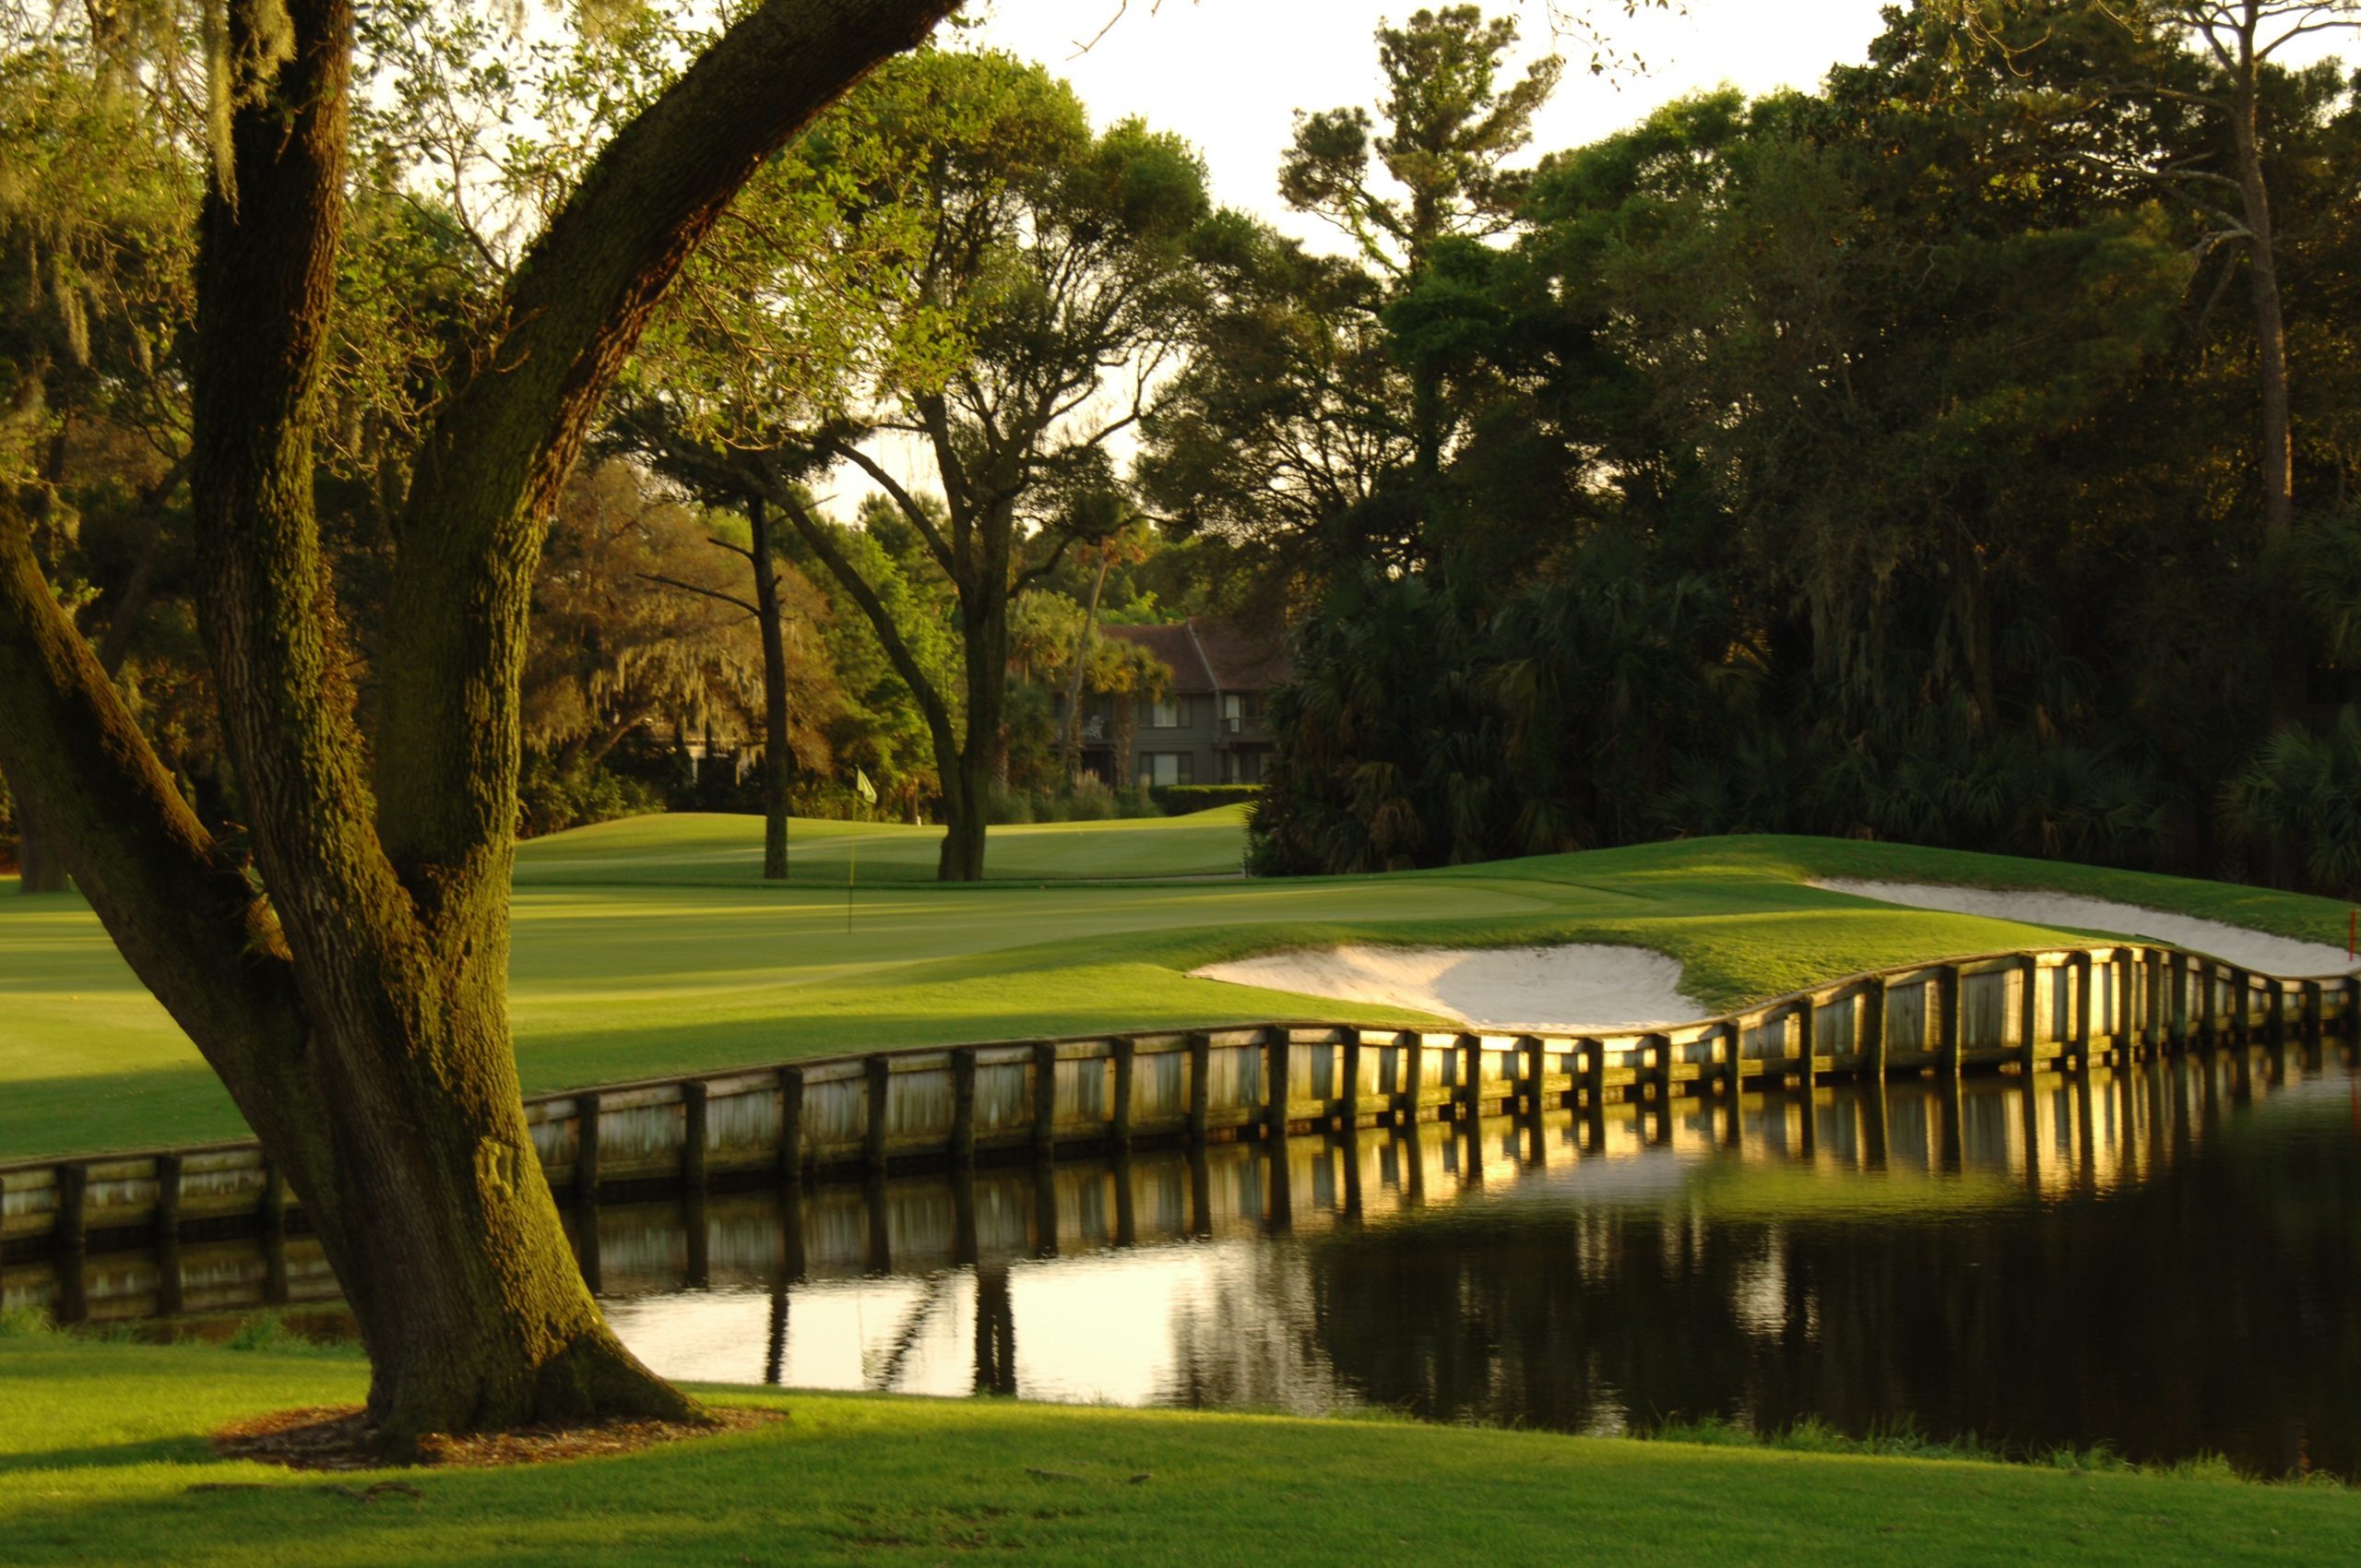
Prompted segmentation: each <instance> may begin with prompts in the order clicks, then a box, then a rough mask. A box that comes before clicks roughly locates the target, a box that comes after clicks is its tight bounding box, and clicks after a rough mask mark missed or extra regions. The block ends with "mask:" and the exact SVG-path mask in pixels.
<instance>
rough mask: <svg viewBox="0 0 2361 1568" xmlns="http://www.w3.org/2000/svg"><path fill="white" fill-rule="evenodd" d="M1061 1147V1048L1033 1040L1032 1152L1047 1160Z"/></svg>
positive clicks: (1052, 1042) (1044, 1041)
mask: <svg viewBox="0 0 2361 1568" xmlns="http://www.w3.org/2000/svg"><path fill="white" fill-rule="evenodd" d="M1057 1146H1058V1048H1057V1044H1056V1042H1055V1041H1052V1040H1046V1039H1043V1040H1036V1041H1034V1042H1033V1152H1034V1153H1035V1154H1036V1155H1038V1156H1039V1157H1040V1158H1044V1159H1047V1158H1050V1156H1051V1155H1053V1154H1054V1153H1055V1152H1056V1151H1057Z"/></svg>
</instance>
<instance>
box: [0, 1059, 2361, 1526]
mask: <svg viewBox="0 0 2361 1568" xmlns="http://www.w3.org/2000/svg"><path fill="white" fill-rule="evenodd" d="M570 1222H571V1224H572V1225H573V1227H574V1236H575V1247H576V1250H577V1252H578V1253H580V1255H581V1258H582V1262H583V1267H584V1272H585V1274H586V1275H587V1277H589V1278H590V1280H591V1281H592V1284H593V1286H594V1288H595V1289H598V1290H599V1293H600V1294H601V1296H602V1297H604V1299H605V1301H606V1303H607V1308H608V1311H609V1313H610V1314H611V1317H612V1319H613V1321H614V1324H615V1325H616V1327H617V1328H618V1329H619V1330H620V1332H621V1333H622V1335H623V1338H624V1339H625V1341H626V1342H627V1343H629V1344H630V1345H631V1346H632V1347H633V1348H635V1349H636V1350H637V1351H638V1352H639V1353H640V1354H641V1355H642V1356H643V1357H645V1358H646V1359H647V1360H648V1361H649V1362H650V1363H651V1364H653V1365H654V1366H655V1367H656V1369H657V1370H658V1371H659V1372H664V1373H666V1374H668V1375H670V1376H673V1377H678V1378H689V1379H699V1380H713V1381H720V1382H736V1383H753V1382H773V1383H784V1384H790V1385H796V1386H802V1387H813V1388H870V1389H893V1390H900V1391H906V1392H911V1393H925V1394H940V1395H965V1394H970V1393H977V1392H990V1393H998V1394H1014V1395H1019V1396H1025V1397H1028V1398H1036V1399H1060V1400H1093V1401H1114V1402H1120V1403H1126V1404H1156V1405H1181V1406H1204V1407H1252V1408H1283V1409H1292V1410H1303V1411H1319V1410H1331V1409H1338V1408H1353V1407H1368V1406H1376V1407H1386V1408H1394V1409H1398V1410H1402V1411H1405V1412H1407V1413H1409V1414H1412V1415H1416V1416H1418V1417H1421V1418H1424V1419H1428V1420H1483V1421H1496V1422H1505V1423H1515V1424H1519V1425H1525V1426H1537V1427H1549V1428H1557V1429H1560V1430H1564V1431H1586V1432H1618V1431H1628V1430H1631V1429H1632V1428H1635V1427H1649V1426H1654V1425H1656V1424H1659V1423H1661V1422H1665V1421H1668V1420H1696V1419H1700V1418H1706V1417H1718V1418H1722V1419H1724V1420H1729V1421H1732V1422H1736V1423H1738V1424H1741V1425H1748V1426H1751V1427H1754V1428H1757V1429H1760V1430H1766V1431H1775V1430H1779V1429H1782V1428H1785V1427H1787V1426H1790V1425H1792V1424H1794V1423H1796V1422H1797V1421H1801V1420H1820V1421H1822V1422H1825V1423H1827V1424H1828V1425H1830V1426H1833V1427H1834V1428H1837V1429H1839V1430H1842V1431H1846V1432H1849V1433H1853V1434H1857V1435H1858V1434H1864V1433H1868V1432H1872V1431H1894V1430H1897V1429H1901V1428H1904V1427H1908V1428H1912V1429H1915V1430H1916V1431H1919V1432H1922V1433H1924V1434H1926V1435H1928V1436H1930V1437H1935V1438H1941V1439H1958V1438H1964V1437H1971V1436H1972V1437H1974V1438H1975V1439H1977V1440H1978V1441H1980V1442H1983V1443H1987V1444H1991V1445H1996V1446H2001V1447H2005V1448H2008V1449H2011V1450H2012V1451H2016V1452H2020V1453H2033V1452H2039V1451H2044V1450H2048V1449H2053V1448H2059V1447H2076V1448H2083V1447H2089V1446H2092V1445H2094V1444H2100V1443H2105V1444H2107V1445H2109V1446H2111V1447H2113V1448H2114V1449H2115V1450H2116V1451H2118V1453H2121V1454H2124V1455H2129V1456H2130V1457H2133V1458H2136V1459H2141V1460H2161V1461H2171V1460H2177V1459H2183V1458H2189V1457H2194V1456H2197V1455H2215V1454H2218V1455H2226V1456H2227V1457H2229V1458H2230V1460H2231V1461H2232V1462H2233V1463H2234V1464H2236V1466H2237V1467H2239V1468H2241V1469H2244V1470H2247V1471H2249V1472H2253V1473H2259V1474H2265V1475H2273V1476H2276V1475H2284V1474H2287V1473H2289V1472H2292V1471H2297V1470H2306V1469H2311V1470H2320V1471H2326V1472H2330V1473H2333V1474H2339V1475H2343V1476H2346V1477H2353V1478H2356V1479H2361V1078H2356V1076H2355V1072H2354V1069H2353V1068H2352V1067H2351V1066H2350V1065H2349V1063H2346V1062H2344V1061H2340V1060H2338V1059H2337V1054H2336V1053H2335V1052H2333V1051H2331V1059H2330V1060H2329V1061H2328V1062H2327V1063H2325V1064H2322V1063H2319V1062H2318V1061H2317V1060H2315V1061H2313V1062H2311V1063H2306V1062H2305V1061H2304V1060H2303V1058H2302V1055H2301V1053H2300V1052H2292V1051H2291V1052H2288V1053H2286V1054H2284V1055H2280V1056H2273V1055H2272V1054H2271V1053H2267V1052H2262V1051H2257V1052H2254V1053H2252V1054H2251V1055H2242V1054H2240V1053H2237V1052H2229V1053H2225V1054H2223V1055H2218V1056H2215V1057H2213V1058H2211V1059H2206V1058H2201V1057H2187V1058H2172V1059H2165V1060H2159V1061H2154V1062H2150V1063H2141V1064H2139V1065H2137V1066H2134V1067H2132V1068H2130V1069H2129V1070H2127V1071H2125V1072H2123V1073H2120V1074H2118V1073H2111V1072H2109V1071H2107V1070H2106V1069H2104V1068H2102V1069H2098V1070H2094V1072H2092V1073H2091V1074H2090V1075H2087V1076H2058V1075H2048V1074H2044V1075H2038V1076H2036V1077H2035V1078H2032V1079H2030V1080H2023V1079H2018V1078H2014V1077H1988V1078H1980V1079H1972V1080H1970V1081H1968V1082H1967V1083H1966V1084H1965V1085H1964V1086H1961V1087H1957V1088H1954V1089H1952V1090H1951V1091H1949V1092H1945V1091H1943V1090H1941V1089H1939V1088H1938V1087H1936V1086H1935V1085H1933V1084H1931V1083H1928V1084H1896V1085H1893V1086H1890V1087H1888V1088H1887V1089H1886V1090H1885V1091H1884V1092H1883V1093H1882V1094H1879V1093H1878V1092H1876V1091H1875V1090H1864V1089H1860V1088H1856V1087H1823V1088H1821V1089H1820V1090H1819V1091H1818V1092H1817V1093H1816V1094H1814V1095H1813V1096H1812V1097H1811V1098H1810V1099H1809V1100H1807V1099H1804V1098H1803V1097H1801V1096H1799V1095H1778V1094H1774V1095H1769V1096H1756V1097H1750V1098H1748V1099H1745V1100H1743V1101H1741V1102H1740V1103H1739V1104H1738V1106H1737V1107H1736V1108H1735V1111H1733V1108H1731V1107H1730V1106H1729V1105H1728V1104H1727V1103H1726V1102H1725V1101H1721V1100H1717V1099H1682V1100H1675V1101H1672V1102H1670V1103H1669V1104H1667V1105H1662V1106H1651V1107H1641V1106H1610V1107H1608V1108H1607V1109H1606V1111H1604V1113H1603V1114H1600V1115H1597V1116H1591V1115H1587V1114H1584V1115H1576V1114H1574V1113H1572V1112H1566V1111H1555V1112H1549V1113H1546V1114H1544V1115H1543V1116H1541V1117H1540V1118H1538V1119H1527V1118H1513V1119H1512V1118H1506V1117H1503V1118H1499V1119H1493V1120H1488V1121H1485V1122H1484V1123H1480V1124H1479V1125H1477V1126H1473V1127H1470V1126H1467V1125H1438V1124H1429V1125H1426V1126H1421V1127H1418V1128H1415V1129H1399V1130H1385V1131H1371V1130H1364V1131H1362V1132H1360V1133H1358V1134H1355V1135H1353V1136H1351V1137H1339V1136H1327V1137H1298V1138H1294V1139H1291V1140H1289V1141H1288V1142H1287V1144H1286V1145H1284V1146H1270V1145H1265V1144H1231V1145H1221V1146H1215V1147H1213V1148H1210V1149H1207V1150H1204V1151H1199V1152H1193V1153H1192V1152H1184V1151H1180V1150H1172V1151H1164V1152H1155V1153H1148V1152H1143V1153H1140V1154H1138V1155H1136V1156H1134V1157H1133V1158H1128V1159H1124V1160H1121V1161H1113V1160H1108V1161H1099V1162H1091V1161H1077V1162H1072V1163H1066V1164H1061V1165H1058V1166H1056V1167H1054V1168H1050V1169H1049V1170H1040V1171H1037V1170H1034V1169H1032V1168H1013V1169H996V1170H981V1171H979V1172H978V1173H977V1174H976V1175H975V1176H974V1177H973V1178H972V1179H971V1180H954V1179H953V1178H951V1177H949V1176H946V1175H942V1174H935V1175H924V1176H911V1177H907V1178H902V1177H896V1178H894V1179H891V1180H888V1181H885V1182H880V1183H872V1184H870V1185H867V1186H863V1185H860V1184H858V1183H854V1184H848V1185H816V1186H813V1187H810V1188H807V1189H805V1190H803V1191H802V1192H801V1193H798V1194H786V1195H782V1194H777V1193H774V1192H770V1191H760V1192H751V1193H739V1194H713V1195H711V1196H709V1197H707V1198H705V1199H702V1200H683V1199H671V1200H668V1201H664V1202H658V1203H647V1204H610V1205H607V1206H602V1207H600V1208H599V1209H597V1210H596V1211H581V1212H578V1213H576V1214H575V1215H574V1216H573V1217H572V1218H571V1221H570ZM164 1280H169V1281H172V1282H176V1283H177V1285H178V1287H179V1292H178V1294H179V1299H180V1301H182V1303H183V1304H184V1306H185V1307H186V1308H187V1309H189V1310H191V1311H196V1310H199V1309H201V1308H203V1309H220V1308H235V1307H237V1306H240V1305H242V1304H245V1303H251V1302H255V1301H274V1302H288V1303H295V1304H301V1303H303V1302H304V1301H319V1300H331V1299H332V1298H333V1296H334V1291H335V1281H334V1279H333V1277H331V1276H329V1275H328V1274H327V1271H326V1267H325V1265H323V1264H322V1263H321V1262H320V1260H319V1258H318V1255H317V1250H316V1248H315V1247H314V1246H312V1245H311V1244H310V1243H308V1242H307V1241H305V1240H304V1239H303V1238H301V1237H298V1238H294V1239H291V1240H289V1241H286V1242H284V1243H283V1245H281V1246H280V1247H279V1248H277V1249H275V1250H274V1249H271V1248H268V1247H266V1246H262V1245H261V1244H258V1243H257V1242H255V1241H252V1240H244V1241H210V1242H205V1243H201V1244H199V1243H188V1244H184V1245H183V1246H181V1247H179V1248H177V1249H176V1250H175V1252H174V1253H172V1254H171V1255H154V1254H145V1253H126V1254H94V1255H93V1256H91V1257H90V1258H89V1260H88V1262H87V1264H86V1265H85V1267H84V1268H83V1269H81V1270H79V1271H74V1272H73V1273H72V1274H71V1275H70V1277H59V1276H58V1274H57V1273H56V1270H55V1265H53V1264H45V1263H38V1262H30V1261H29V1262H26V1263H22V1264H13V1265H11V1266H10V1267H9V1268H7V1269H6V1271H0V1298H5V1300H6V1304H8V1305H18V1304H26V1305H35V1306H45V1307H47V1308H49V1309H50V1310H52V1311H53V1313H56V1314H57V1315H59V1316H61V1317H64V1318H67V1319H80V1318H88V1319H91V1320H105V1319H110V1318H112V1319H117V1320H120V1319H125V1318H131V1317H138V1316H142V1315H146V1314H148V1313H153V1312H154V1311H155V1310H156V1303H158V1302H159V1301H163V1300H165V1299H166V1298H165V1297H164V1296H163V1295H162V1294H160V1289H159V1286H160V1281H164Z"/></svg>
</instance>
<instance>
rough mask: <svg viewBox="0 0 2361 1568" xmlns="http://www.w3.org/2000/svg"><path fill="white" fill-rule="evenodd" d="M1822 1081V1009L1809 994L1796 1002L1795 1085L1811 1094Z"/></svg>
mask: <svg viewBox="0 0 2361 1568" xmlns="http://www.w3.org/2000/svg"><path fill="white" fill-rule="evenodd" d="M1819 1083H1820V1009H1819V1008H1818V1007H1816V1006H1814V1005H1813V1004H1812V1000H1811V998H1810V997H1809V996H1807V997H1804V998H1803V999H1801V1000H1800V1001H1798V1002H1797V1004H1796V1055H1795V1085H1796V1087H1797V1088H1799V1089H1802V1090H1803V1091H1804V1092H1805V1093H1806V1094H1809V1093H1810V1092H1811V1091H1812V1089H1813V1088H1814V1087H1817V1086H1818V1085H1819Z"/></svg>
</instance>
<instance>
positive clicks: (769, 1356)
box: [763, 1173, 804, 1385]
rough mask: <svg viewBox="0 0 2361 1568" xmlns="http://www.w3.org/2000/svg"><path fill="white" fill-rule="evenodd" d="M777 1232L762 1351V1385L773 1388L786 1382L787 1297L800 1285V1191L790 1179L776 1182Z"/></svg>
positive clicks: (798, 1185) (801, 1196)
mask: <svg viewBox="0 0 2361 1568" xmlns="http://www.w3.org/2000/svg"><path fill="white" fill-rule="evenodd" d="M799 1174H800V1173H799ZM778 1229H779V1237H778V1242H779V1245H778V1273H777V1275H776V1276H775V1277H773V1278H772V1280H771V1331H770V1337H769V1340H768V1341H767V1342H766V1343H765V1346H764V1348H763V1381H764V1382H765V1383H767V1384H774V1385H776V1384H781V1383H784V1382H785V1381H786V1380H787V1326H788V1304H789V1294H790V1293H791V1292H792V1291H793V1290H794V1289H795V1287H796V1286H798V1285H800V1284H801V1283H802V1281H803V1270H804V1263H803V1188H802V1183H801V1182H800V1181H799V1180H797V1179H796V1178H795V1177H794V1176H786V1177H784V1179H782V1180H781V1182H779V1189H778Z"/></svg>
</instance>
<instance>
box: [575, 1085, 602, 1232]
mask: <svg viewBox="0 0 2361 1568" xmlns="http://www.w3.org/2000/svg"><path fill="white" fill-rule="evenodd" d="M574 1201H575V1203H577V1204H585V1205H587V1204H596V1203H597V1202H598V1201H599V1091H598V1090H597V1089H585V1090H583V1091H582V1092H581V1093H580V1094H577V1095H575V1097H574Z"/></svg>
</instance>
